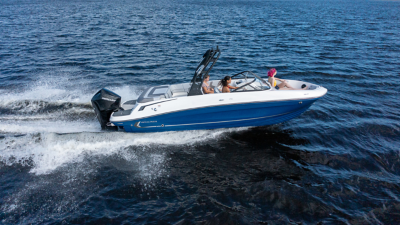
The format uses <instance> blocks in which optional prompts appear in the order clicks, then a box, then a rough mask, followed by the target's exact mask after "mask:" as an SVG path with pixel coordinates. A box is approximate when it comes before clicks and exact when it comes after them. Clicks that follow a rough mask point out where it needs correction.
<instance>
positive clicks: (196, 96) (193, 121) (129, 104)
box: [92, 47, 327, 132]
mask: <svg viewBox="0 0 400 225" xmlns="http://www.w3.org/2000/svg"><path fill="white" fill-rule="evenodd" d="M220 54H221V51H220V50H219V49H218V47H217V49H210V50H208V51H207V52H206V53H205V54H204V55H203V59H202V60H201V62H200V64H199V65H198V66H197V68H196V71H195V73H194V76H193V78H192V80H191V81H190V82H189V83H181V84H172V85H161V86H155V87H150V88H148V89H146V90H145V91H143V92H142V94H141V95H140V96H139V98H138V99H136V100H129V101H126V102H124V103H123V104H121V97H120V96H118V95H117V94H115V93H113V92H111V91H109V90H107V89H101V90H100V91H98V92H97V93H96V94H95V95H94V96H93V98H92V106H93V108H94V110H95V112H96V116H97V118H98V120H99V122H100V124H101V126H102V128H103V129H107V128H114V129H118V130H123V131H126V132H160V131H177V130H198V129H216V128H228V127H247V126H265V125H272V124H277V123H282V122H285V121H288V120H290V119H293V118H295V117H297V116H299V115H300V114H301V113H303V112H304V111H306V110H307V109H308V108H309V107H310V106H311V105H312V104H313V103H314V102H315V101H316V100H318V99H319V98H321V97H322V96H324V95H325V94H326V93H327V89H325V88H323V87H321V86H318V85H315V84H312V83H308V82H303V81H296V80H286V81H288V82H289V84H290V85H291V86H292V87H294V88H297V89H299V90H277V89H275V88H274V87H272V86H271V85H270V84H269V82H267V79H264V78H261V77H259V76H257V75H256V74H254V73H252V72H250V71H245V72H241V73H238V74H235V75H233V76H231V77H232V83H231V84H230V85H231V86H234V87H238V89H234V90H231V92H230V93H220V90H222V87H220V86H218V82H219V80H210V81H209V84H210V86H211V87H213V88H214V90H215V93H214V94H203V92H202V83H203V80H204V79H205V76H206V75H207V74H209V73H210V71H211V69H212V68H213V66H214V64H215V63H216V62H217V60H218V58H219V56H220ZM221 78H222V77H221ZM277 82H278V84H279V81H277ZM303 84H305V85H306V86H307V89H301V86H302V85H303Z"/></svg>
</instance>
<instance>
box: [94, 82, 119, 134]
mask: <svg viewBox="0 0 400 225" xmlns="http://www.w3.org/2000/svg"><path fill="white" fill-rule="evenodd" d="M91 101H92V106H93V108H94V111H95V113H96V116H97V119H98V120H99V122H100V124H101V128H102V129H109V128H111V127H108V126H107V123H108V122H110V116H111V113H113V112H115V111H118V110H119V109H120V108H121V96H119V95H117V94H115V93H114V92H112V91H110V90H107V89H105V88H103V89H101V90H100V91H98V92H97V93H96V94H95V95H94V96H93V98H92V100H91ZM113 128H115V129H116V128H117V127H113Z"/></svg>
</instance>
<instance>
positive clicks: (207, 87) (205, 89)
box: [201, 74, 214, 94]
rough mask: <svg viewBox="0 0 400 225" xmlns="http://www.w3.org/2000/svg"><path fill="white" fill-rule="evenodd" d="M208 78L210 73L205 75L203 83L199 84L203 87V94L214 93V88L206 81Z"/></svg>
mask: <svg viewBox="0 0 400 225" xmlns="http://www.w3.org/2000/svg"><path fill="white" fill-rule="evenodd" d="M209 80H210V75H208V74H207V75H206V77H205V78H204V81H203V84H202V85H201V88H202V89H203V93H204V94H213V93H214V89H213V88H211V87H210V85H209V84H208V81H209Z"/></svg>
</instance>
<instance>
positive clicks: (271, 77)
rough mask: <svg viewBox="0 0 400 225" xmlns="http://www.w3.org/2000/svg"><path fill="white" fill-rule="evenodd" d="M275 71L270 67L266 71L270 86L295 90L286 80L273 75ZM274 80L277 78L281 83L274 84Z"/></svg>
mask: <svg viewBox="0 0 400 225" xmlns="http://www.w3.org/2000/svg"><path fill="white" fill-rule="evenodd" d="M276 73H277V71H276V69H275V68H272V69H270V70H269V71H268V82H269V83H270V84H271V86H272V87H275V88H276V89H277V90H297V89H295V88H293V87H292V86H290V84H289V83H288V82H287V81H286V80H282V79H279V78H277V77H275V75H276ZM276 80H279V81H280V82H281V83H280V84H278V85H276Z"/></svg>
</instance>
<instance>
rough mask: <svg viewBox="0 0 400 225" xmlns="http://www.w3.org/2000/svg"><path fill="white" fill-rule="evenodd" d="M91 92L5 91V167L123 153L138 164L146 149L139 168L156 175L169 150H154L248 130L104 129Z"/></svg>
mask: <svg viewBox="0 0 400 225" xmlns="http://www.w3.org/2000/svg"><path fill="white" fill-rule="evenodd" d="M110 89H112V90H116V91H118V92H119V93H122V96H135V94H136V89H135V87H133V88H128V87H126V86H125V87H119V88H110ZM92 92H93V91H88V92H84V91H78V92H73V93H71V92H70V91H68V90H65V89H62V88H59V87H54V86H49V85H42V86H40V85H39V86H34V87H33V88H30V89H28V90H26V91H24V92H7V91H4V90H3V91H2V93H1V94H0V96H1V97H0V112H1V116H0V162H1V163H0V166H1V165H3V166H5V165H7V166H12V165H15V164H18V165H23V166H28V167H29V168H30V172H31V173H34V174H36V175H41V174H49V173H51V172H52V171H54V170H57V169H60V168H63V167H65V166H68V165H71V164H75V163H79V162H83V161H85V160H86V159H87V158H90V157H96V156H104V157H109V156H116V155H118V156H119V157H122V158H123V159H125V160H127V161H132V162H136V163H138V162H139V161H140V160H139V159H138V156H137V151H145V152H148V154H142V155H145V157H146V158H147V159H146V160H147V161H148V160H149V159H148V158H149V157H150V158H151V160H150V163H148V164H141V165H142V167H140V166H138V168H139V169H138V171H141V172H140V174H142V175H143V176H144V177H146V176H147V177H154V176H155V175H154V173H152V172H151V171H150V170H149V169H148V168H155V166H154V163H155V164H163V162H164V154H165V149H161V150H160V151H155V152H152V153H151V152H149V149H160V147H161V148H162V146H171V145H187V146H190V145H193V144H201V143H202V142H203V141H205V140H208V139H215V138H219V137H221V135H223V134H224V133H227V132H232V131H236V130H243V129H245V128H242V129H224V130H213V131H187V132H166V133H153V134H128V133H121V132H102V131H101V128H100V125H99V124H98V122H97V120H96V118H95V114H94V112H93V109H92V108H91V105H90V98H91V93H92ZM89 93H90V94H89ZM150 146H158V148H150ZM138 160H139V161H138ZM137 165H139V164H137ZM140 168H142V169H140ZM149 171H150V172H149ZM153 171H158V172H159V170H157V169H155V170H153ZM158 172H155V173H158ZM146 174H147V175H146Z"/></svg>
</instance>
